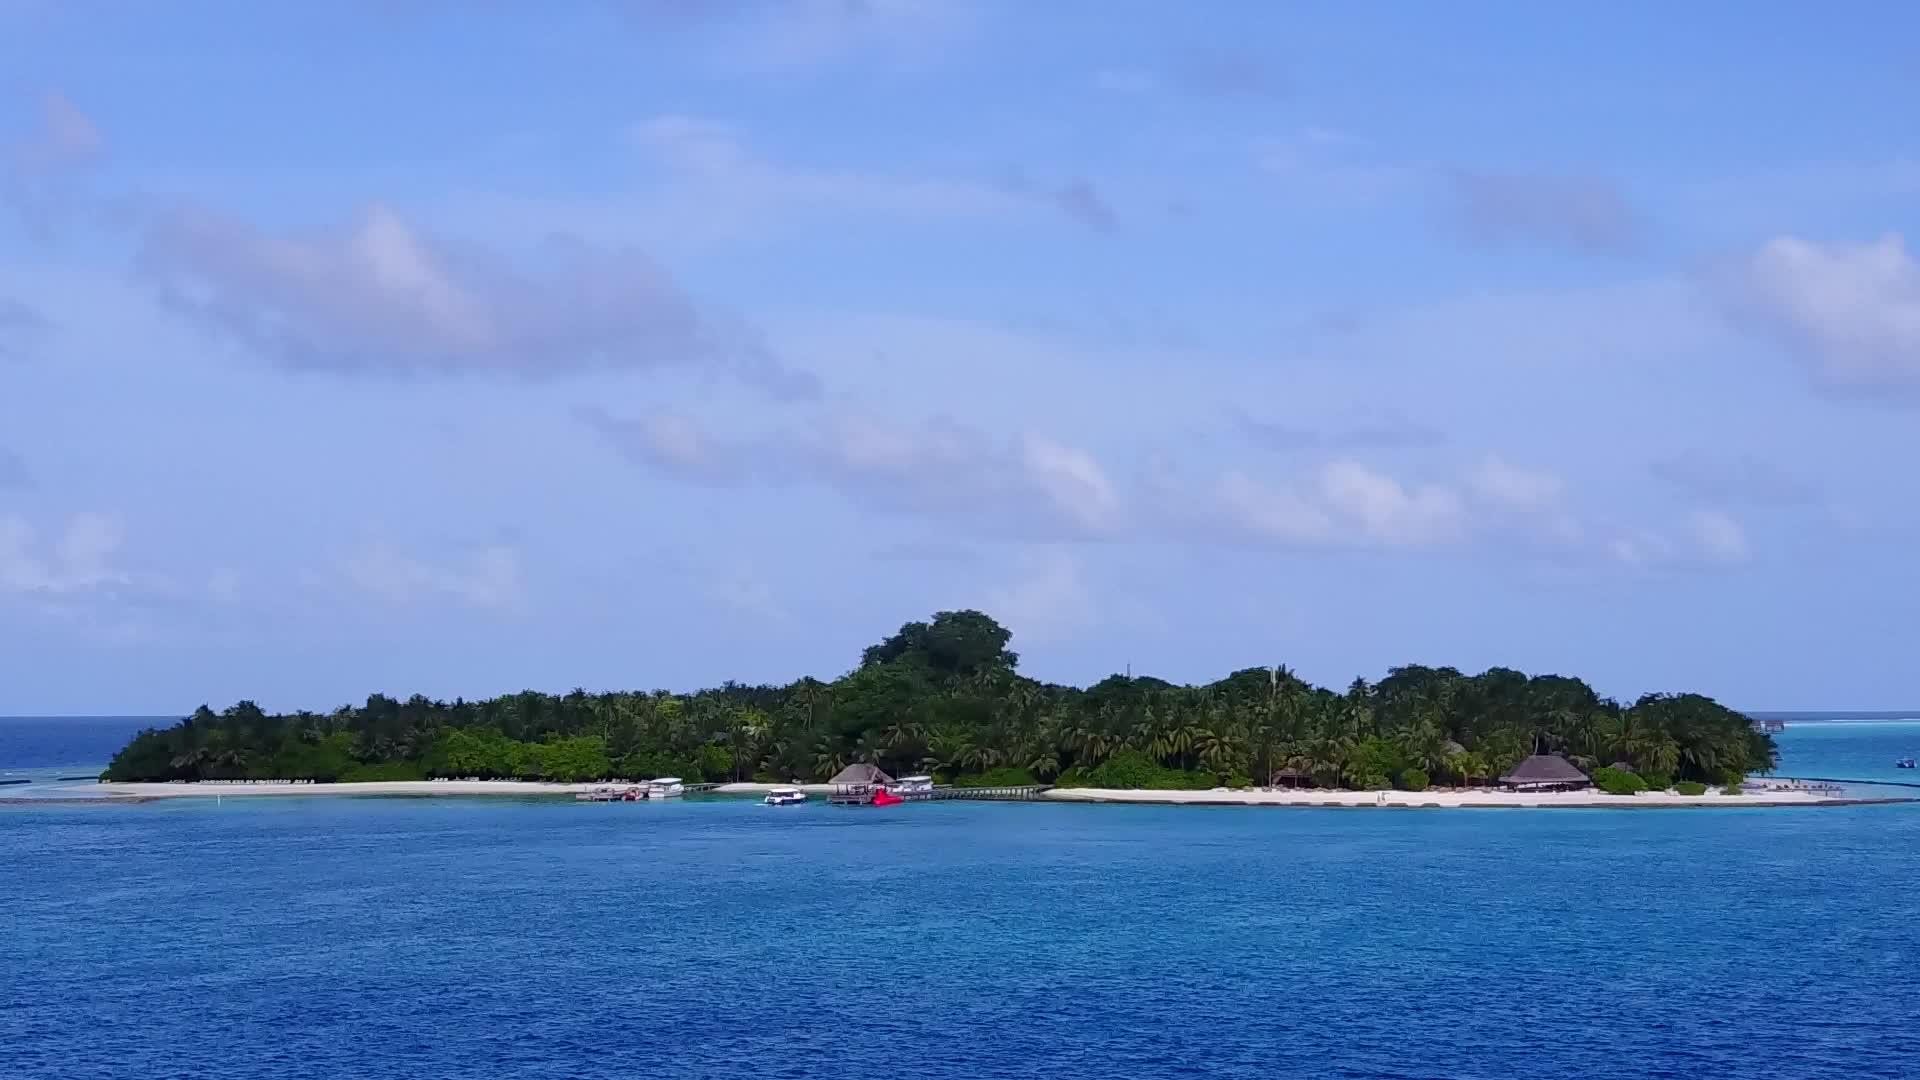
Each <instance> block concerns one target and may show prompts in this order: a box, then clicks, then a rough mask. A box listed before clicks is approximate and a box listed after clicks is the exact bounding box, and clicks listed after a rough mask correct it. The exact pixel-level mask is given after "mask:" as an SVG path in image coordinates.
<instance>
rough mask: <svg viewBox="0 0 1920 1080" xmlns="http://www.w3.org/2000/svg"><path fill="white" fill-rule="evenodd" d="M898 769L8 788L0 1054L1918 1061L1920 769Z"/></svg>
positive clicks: (869, 1061)
mask: <svg viewBox="0 0 1920 1080" xmlns="http://www.w3.org/2000/svg"><path fill="white" fill-rule="evenodd" d="M1859 737H1860V738H1864V739H1869V740H1873V741H1874V742H1876V743H1877V742H1878V741H1879V740H1883V739H1892V740H1897V739H1899V738H1901V737H1903V736H1902V735H1901V733H1898V732H1892V731H1891V729H1887V728H1875V729H1870V730H1868V731H1866V732H1863V733H1862V734H1861V735H1860V736H1859ZM1822 738H1832V739H1833V740H1834V741H1832V742H1821V743H1819V744H1818V746H1819V747H1821V748H1822V750H1821V752H1823V753H1827V754H1830V755H1835V756H1836V757H1835V760H1837V759H1838V757H1837V755H1840V754H1843V753H1854V752H1856V751H1852V750H1847V749H1846V744H1847V740H1846V739H1845V738H1841V737H1838V736H1833V737H1827V736H1822ZM1783 745H1784V746H1786V747H1787V754H1788V758H1787V761H1786V762H1783V766H1784V767H1783V770H1782V771H1784V772H1789V773H1791V772H1794V771H1795V769H1794V768H1793V767H1792V766H1793V765H1794V764H1795V760H1794V758H1793V756H1792V755H1793V752H1794V751H1793V748H1794V747H1795V746H1797V745H1801V742H1800V740H1799V739H1798V738H1796V732H1795V729H1793V728H1790V729H1789V732H1788V735H1787V736H1786V737H1785V738H1784V739H1783ZM1857 752H1858V753H1861V754H1865V753H1867V752H1868V751H1867V750H1859V751H1857ZM1876 752H1877V751H1876ZM1813 760H1818V759H1813ZM1861 760H1862V761H1863V762H1864V761H1865V758H1864V757H1863V758H1861ZM909 810H910V812H903V813H898V814H893V813H882V812H870V811H859V810H834V809H830V808H827V807H824V806H818V807H807V808H802V809H771V808H766V807H762V806H759V805H756V804H753V803H749V802H744V801H715V802H703V801H688V802H684V803H678V804H674V803H669V804H656V805H647V804H628V805H614V806H607V805H580V804H573V803H571V802H554V801H551V800H539V799H532V800H518V799H511V798H497V799H488V800H479V799H475V800H461V799H301V798H286V799H266V800H244V801H243V800H227V801H226V802H225V803H224V805H216V804H214V803H213V802H212V801H209V800H174V801H166V802H159V803H152V804H146V805H138V806H107V805H101V806H73V805H59V806H39V807H8V808H4V809H0V890H4V894H5V896H4V899H5V902H6V908H5V910H6V913H7V918H6V922H7V927H8V929H9V931H10V932H9V933H6V934H4V935H0V972H4V973H5V975H4V977H3V978H0V1027H4V1028H5V1029H6V1031H7V1032H8V1036H7V1037H6V1038H5V1039H4V1040H0V1075H4V1076H23V1077H74V1078H98V1080H150V1078H153V1077H160V1076H174V1075H193V1076H199V1077H211V1078H216V1080H218V1078H238V1077H263V1076H276V1077H277V1076H286V1075H301V1076H365V1077H372V1078H375V1080H389V1078H393V1080H399V1078H405V1080H421V1078H425V1077H451V1078H466V1077H474V1078H478V1077H503V1076H514V1077H540V1078H544V1077H556V1078H558V1077H583V1078H595V1080H597V1078H601V1077H606V1078H612V1077H623V1078H624V1077H630V1076H632V1075H635V1074H636V1073H640V1072H651V1073H661V1074H670V1075H673V1076H676V1077H716V1078H717V1077H743V1076H761V1075H764V1076H774V1077H827V1076H836V1077H837V1076H844V1075H845V1074H846V1073H848V1072H849V1071H855V1072H859V1073H863V1074H878V1075H887V1076H933V1077H955V1078H961V1077H965V1078H969V1080H977V1078H988V1080H991V1078H999V1077H1009V1078H1010V1077H1031V1076H1036V1075H1046V1076H1052V1077H1060V1078H1081V1077H1088V1078H1091V1077H1158V1076H1168V1075H1188V1076H1244V1075H1252V1074H1259V1075H1281V1076H1287V1075H1298V1076H1354V1077H1363V1076H1364V1077H1375V1076H1378V1077H1426V1078H1431V1077H1458V1078H1481V1077H1499V1078H1502V1080H1511V1078H1514V1077H1532V1076H1539V1077H1564V1076H1577V1075H1600V1074H1607V1075H1624V1076H1652V1075H1672V1076H1713V1077H1723V1078H1724V1077H1733V1078H1749V1077H1750V1078H1755V1080H1758V1078H1767V1080H1779V1078H1783V1077H1834V1078H1839V1077H1862V1076H1865V1077H1881V1076H1883V1077H1896V1076H1912V1075H1916V1074H1920V1044H1916V1040H1915V1039H1914V1031H1913V1030H1912V1023H1913V1017H1915V1016H1917V1015H1920V992H1916V991H1915V990H1914V989H1913V985H1912V979H1913V975H1914V973H1915V972H1916V970H1920V925H1917V924H1916V921H1915V919H1914V918H1913V907H1912V902H1911V897H1912V895H1913V892H1912V890H1913V873H1914V869H1913V868H1914V866H1915V865H1916V864H1920V808H1917V807H1914V806H1865V807H1845V808H1822V809H1802V810H1765V809H1753V810H1719V811H1714V812H1699V813H1646V814H1614V813H1608V812H1605V811H1580V810H1566V811H1555V812H1551V813H1525V812H1491V811H1489V812H1479V811H1461V812H1449V813H1411V812H1409V813H1366V812H1354V811H1340V810H1297V811H1289V812H1286V813H1276V812H1267V811H1260V810H1244V809H1230V808H1220V809H1192V808H1179V807H1152V806H1072V805H1047V804H1007V805H993V804H970V803H951V804H947V803H937V804H922V805H916V806H913V807H911V808H909Z"/></svg>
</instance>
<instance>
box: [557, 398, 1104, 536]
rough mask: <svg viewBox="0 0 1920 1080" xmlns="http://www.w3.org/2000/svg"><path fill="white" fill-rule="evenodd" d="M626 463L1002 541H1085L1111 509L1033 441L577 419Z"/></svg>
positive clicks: (1081, 456)
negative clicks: (826, 497) (834, 500)
mask: <svg viewBox="0 0 1920 1080" xmlns="http://www.w3.org/2000/svg"><path fill="white" fill-rule="evenodd" d="M581 416H582V419H584V420H585V421H586V422H587V423H588V424H589V425H590V426H592V427H593V428H595V429H596V430H598V431H599V432H600V433H601V434H602V435H604V436H606V437H607V438H608V439H609V440H610V441H611V442H612V443H613V445H614V446H615V447H616V448H617V449H618V450H619V451H620V452H621V453H622V454H624V455H625V456H627V457H628V458H629V459H631V460H634V461H636V462H639V463H641V464H644V465H647V466H649V467H652V468H655V469H659V470H662V471H664V472H667V473H669V474H673V475H677V476H679V477H681V478H683V479H686V480H690V481H693V482H697V483H704V484H721V485H733V484H754V485H769V486H791V485H809V484H811V485H818V486H822V487H826V488H829V489H832V490H835V491H838V492H840V493H841V494H842V495H845V496H846V497H847V498H849V499H851V500H853V501H855V502H857V503H859V504H862V505H865V506H867V507H870V508H874V509H880V510H887V511H893V512H908V513H916V514H925V515H932V516H941V517H959V518H963V519H966V520H969V521H971V522H974V523H975V524H978V525H980V526H982V527H984V528H986V529H988V530H989V531H998V532H1001V533H1005V534H1012V535H1040V536H1075V537H1095V536H1101V535H1105V534H1108V533H1110V532H1111V531H1112V530H1114V529H1115V528H1116V527H1117V526H1118V525H1119V519H1120V515H1121V509H1122V508H1121V502H1120V496H1119V493H1118V491H1117V490H1116V488H1115V485H1114V483H1113V481H1112V480H1111V479H1110V478H1109V477H1108V475H1107V473H1106V470H1105V469H1104V468H1103V467H1102V466H1101V464H1100V463H1099V462H1098V461H1097V460H1096V459H1095V458H1094V457H1093V455H1092V454H1090V453H1088V452H1087V451H1085V450H1083V449H1080V448H1077V447H1073V446H1070V445H1067V444H1065V443H1062V442H1059V441H1056V440H1053V439H1050V438H1047V437H1045V436H1042V435H1038V434H1027V435H1023V436H1021V437H1018V438H1014V439H999V438H994V437H992V436H989V435H988V434H987V433H985V432H983V431H980V430H978V429H976V428H972V427H968V426H966V425H964V424H959V423H955V422H953V421H949V420H940V419H935V420H930V421H927V422H925V423H921V424H915V425H903V424H899V423H896V422H893V421H890V420H885V419H881V418H879V417H876V416H872V415H867V414H860V413H838V414H825V415H821V416H819V417H816V418H814V419H813V421H812V422H811V423H810V424H808V425H807V426H805V427H802V428H797V429H791V430H778V431H773V432H767V433H763V434H761V435H759V436H757V437H753V438H729V437H725V436H719V435H715V434H714V433H712V432H709V431H708V430H706V429H705V427H704V426H703V425H701V424H700V423H699V422H698V421H696V420H694V419H692V418H690V417H687V416H685V415H682V414H678V413H655V414H651V415H644V416H639V417H634V418H625V417H617V416H614V415H610V414H608V413H606V412H604V411H602V410H598V409H586V410H582V412H581Z"/></svg>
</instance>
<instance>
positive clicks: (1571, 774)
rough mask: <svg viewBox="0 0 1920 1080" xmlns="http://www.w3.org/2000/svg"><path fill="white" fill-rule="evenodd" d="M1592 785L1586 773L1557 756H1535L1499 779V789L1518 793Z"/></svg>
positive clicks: (1565, 789)
mask: <svg viewBox="0 0 1920 1080" xmlns="http://www.w3.org/2000/svg"><path fill="white" fill-rule="evenodd" d="M1592 783H1593V782H1592V781H1591V780H1589V779H1588V778H1587V774H1586V773H1583V772H1581V771H1580V770H1579V769H1576V768H1574V767H1573V763H1572V762H1570V761H1568V760H1567V759H1566V758H1563V757H1561V756H1560V755H1559V754H1535V755H1533V756H1532V757H1530V758H1527V759H1526V760H1525V761H1522V762H1521V763H1520V764H1518V765H1515V766H1514V767H1513V769H1512V771H1510V772H1508V773H1507V775H1505V776H1503V777H1501V778H1500V786H1501V787H1510V788H1514V789H1516V790H1520V791H1571V790H1575V789H1578V788H1584V787H1590V786H1591V785H1592Z"/></svg>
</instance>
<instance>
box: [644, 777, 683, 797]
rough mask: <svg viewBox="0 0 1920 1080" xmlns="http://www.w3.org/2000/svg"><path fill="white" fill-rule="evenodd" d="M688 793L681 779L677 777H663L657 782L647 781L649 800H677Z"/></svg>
mask: <svg viewBox="0 0 1920 1080" xmlns="http://www.w3.org/2000/svg"><path fill="white" fill-rule="evenodd" d="M686 793H687V786H686V785H685V784H682V783H681V782H680V778H679V777H677V776H662V777H660V778H659V779H657V780H649V781H647V798H648V799H649V800H653V799H677V798H679V797H680V796H682V795H685V794H686Z"/></svg>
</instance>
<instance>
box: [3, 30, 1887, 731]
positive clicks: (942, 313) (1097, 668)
mask: <svg viewBox="0 0 1920 1080" xmlns="http://www.w3.org/2000/svg"><path fill="white" fill-rule="evenodd" d="M549 7H551V8H553V9H554V10H550V11H539V10H536V8H535V6H533V5H509V4H501V5H455V4H448V3H442V2H435V0H410V2H402V3H389V4H375V3H342V4H337V5H234V4H185V5H112V6H107V5H98V4H88V3H63V4H54V3H48V2H41V0H4V2H0V643H3V645H4V647H3V648H0V657H3V658H4V659H0V713H6V712H15V713H35V712H114V711H131V712H154V711H166V710H173V709H185V708H190V707H192V706H193V705H195V704H198V703H200V702H202V701H211V702H213V703H215V704H216V705H218V704H223V703H225V702H228V701H231V700H233V699H235V698H238V697H243V696H248V697H254V698H257V699H258V700H260V701H261V702H262V703H263V704H267V705H269V706H272V707H283V708H297V707H313V708H324V707H329V706H332V705H334V704H338V703H341V702H344V701H348V700H355V699H358V698H360V697H362V696H364V695H365V694H366V693H367V692H369V691H373V690H384V691H387V692H394V693H409V692H412V691H415V690H418V691H422V692H426V693H430V694H435V695H439V696H454V695H460V694H464V695H467V696H478V695H484V694H491V693H497V692H502V691H510V690H516V689H520V688H524V687H537V688H543V689H556V690H561V689H566V688H569V687H572V686H575V685H581V686H586V687H589V688H602V687H673V688H687V687H692V686H697V685H705V684H711V683H715V682H718V681H720V680H723V679H726V678H737V679H742V680H748V681H759V680H769V681H785V680H788V679H791V678H793V677H795V676H797V675H799V674H802V673H813V674H817V675H822V676H831V675H834V674H837V673H838V672H840V671H843V670H845V669H846V668H847V667H848V666H849V665H850V664H851V663H853V662H854V660H855V659H856V658H857V656H858V653H859V650H860V648H861V647H862V646H864V645H866V644H869V643H871V642H872V641H874V640H877V639H878V638H879V637H881V636H883V635H884V634H885V633H886V632H887V631H888V630H890V629H891V628H892V627H894V626H897V625H898V624H899V623H900V622H902V621H904V620H906V619H910V618H918V617H924V616H925V615H926V614H928V613H930V612H932V611H934V610H936V609H945V608H952V607H959V606H969V607H979V608H982V609H984V610H987V611H989V612H991V613H993V614H995V615H996V616H997V617H999V618H1000V619H1001V620H1002V621H1003V622H1005V623H1007V624H1008V625H1009V626H1010V627H1011V628H1012V629H1013V631H1014V633H1015V647H1016V648H1017V649H1019V650H1020V651H1021V652H1022V653H1023V656H1024V663H1023V666H1024V668H1025V669H1026V670H1027V671H1029V672H1030V673H1031V674H1034V675H1036V676H1039V677H1042V678H1048V679H1054V680H1060V681H1071V682H1078V683H1084V682H1088V681H1092V680H1094V679H1097V678H1099V677H1101V676H1102V675H1104V674H1106V673H1108V672H1111V671H1115V670H1119V669H1121V668H1123V667H1125V666H1127V665H1129V664H1130V665H1132V667H1133V669H1134V670H1135V671H1136V672H1138V671H1151V672H1154V673H1158V674H1161V675H1164V676H1166V677H1169V678H1174V679H1181V680H1204V679H1210V678H1213V677H1216V676H1218V675H1221V674H1224V673H1226V672H1227V671H1230V670H1233V669H1236V668H1240V667H1246V666H1251V665H1255V664H1269V663H1275V662H1283V663H1288V664H1291V665H1293V666H1294V667H1295V668H1296V669H1297V670H1299V671H1300V672H1301V673H1302V674H1303V675H1305V676H1306V677H1308V678H1311V679H1314V680H1316V681H1320V682H1324V683H1329V684H1335V685H1338V684H1344V683H1345V682H1346V681H1347V680H1348V679H1350V678H1352V677H1353V676H1354V675H1356V674H1363V675H1366V676H1368V677H1377V676H1378V675H1380V674H1382V673H1383V672H1384V670H1385V669H1386V668H1387V667H1389V666H1391V665H1395V664H1400V663H1407V662H1420V663H1429V664H1453V665H1456V666H1459V667H1462V668H1465V669H1468V670H1476V671H1477V670H1480V669H1482V668H1485V667H1488V666H1493V665H1506V666H1513V667H1519V668H1521V669H1523V670H1528V671H1536V672H1545V671H1556V672H1563V673H1567V674H1577V675H1581V676H1583V677H1585V678H1587V679H1589V680H1590V681H1592V682H1593V683H1594V684H1595V685H1596V686H1597V687H1599V688H1600V689H1601V690H1602V691H1603V692H1605V693H1610V694H1615V695H1619V696H1623V697H1630V696H1633V695H1636V694H1638V693H1640V692H1643V691H1646V690H1681V689H1691V690H1700V691H1703V692H1707V693H1711V694H1714V695H1716V696H1718V697H1721V698H1722V699H1723V700H1726V701H1728V702H1730V703H1732V704H1735V705H1739V706H1745V707H1752V708H1768V707H1772V708H1796V707H1818V706H1829V707H1854V708H1866V707H1875V706H1878V707H1900V706H1903V705H1907V704H1911V703H1912V702H1914V701H1915V700H1916V699H1920V691H1916V689H1915V688H1914V686H1913V681H1912V676H1911V671H1912V666H1911V665H1912V658H1913V656H1914V655H1915V654H1916V649H1917V647H1920V621H1916V619H1915V618H1914V616H1913V612H1914V611H1915V610H1916V603H1915V601H1916V598H1917V597H1916V592H1917V591H1920V587H1917V584H1916V583H1920V575H1917V574H1916V573H1915V571H1914V568H1913V565H1912V564H1913V555H1912V552H1913V551H1914V550H1915V541H1916V539H1920V528H1916V526H1920V511H1917V510H1916V499H1915V494H1916V488H1917V487H1920V481H1916V480H1915V479H1914V478H1913V477H1914V474H1913V468H1912V463H1913V460H1914V456H1915V450H1916V447H1920V436H1917V435H1916V419H1920V412H1916V409H1917V408H1920V266H1917V265H1916V262H1915V259H1916V257H1917V256H1916V254H1915V252H1914V249H1913V247H1912V246H1911V245H1910V244H1909V242H1908V241H1907V240H1905V239H1903V234H1906V233H1912V232H1914V229H1913V228H1912V226H1913V219H1914V217H1915V208H1916V206H1920V130H1917V129H1920V120H1916V119H1915V117H1914V115H1913V111H1912V110H1911V109H1908V108H1905V107H1903V103H1905V102H1909V101H1911V100H1913V98H1914V97H1915V95H1916V93H1917V92H1920V49H1915V48H1914V47H1913V46H1912V42H1913V41H1914V40H1916V39H1917V38H1920V26H1916V25H1915V24H1916V22H1917V21H1920V20H1916V19H1915V17H1914V16H1913V15H1912V13H1911V12H1910V11H1909V10H1907V9H1906V8H1905V7H1904V6H1901V5H1894V4H1860V5H1846V6H1845V9H1844V15H1843V14H1842V13H1841V12H1840V10H1839V9H1834V8H1832V7H1831V6H1829V7H1825V8H1820V7H1813V6H1808V5H1799V4H1739V5H1733V4H1720V3H1703V4H1694V5H1684V6H1682V7H1680V8H1677V9H1676V8H1674V7H1673V6H1671V5H1654V4H1620V5H1606V6H1604V7H1603V6H1600V5H1591V6H1589V8H1588V10H1586V11H1584V12H1572V11H1569V10H1566V9H1564V8H1554V9H1551V10H1549V9H1548V8H1543V7H1540V6H1538V5H1520V4H1485V3H1462V4H1450V5H1428V4H1382V5H1372V6H1368V7H1365V8H1360V9H1352V10H1337V9H1336V8H1335V7H1334V6H1330V5H1329V6H1313V7H1309V6H1305V5H1300V6H1294V5H1277V4H1254V3H1245V4H1236V3H1219V4H1213V5H1206V6H1205V7H1204V10H1201V9H1197V8H1192V7H1183V6H1180V5H1167V4H1158V3H1144V2H1142V3H1113V2H1102V3H1092V2H1079V0H1060V2H1057V3H1050V4H1032V3H1017V4H1016V3H995V2H981V3H962V2H959V0H789V2H779V0H735V2H728V0H712V2H707V3H703V2H700V0H624V2H622V0H607V2H604V3H589V2H586V0H582V2H579V3H574V4H562V5H549Z"/></svg>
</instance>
